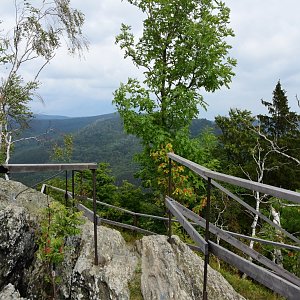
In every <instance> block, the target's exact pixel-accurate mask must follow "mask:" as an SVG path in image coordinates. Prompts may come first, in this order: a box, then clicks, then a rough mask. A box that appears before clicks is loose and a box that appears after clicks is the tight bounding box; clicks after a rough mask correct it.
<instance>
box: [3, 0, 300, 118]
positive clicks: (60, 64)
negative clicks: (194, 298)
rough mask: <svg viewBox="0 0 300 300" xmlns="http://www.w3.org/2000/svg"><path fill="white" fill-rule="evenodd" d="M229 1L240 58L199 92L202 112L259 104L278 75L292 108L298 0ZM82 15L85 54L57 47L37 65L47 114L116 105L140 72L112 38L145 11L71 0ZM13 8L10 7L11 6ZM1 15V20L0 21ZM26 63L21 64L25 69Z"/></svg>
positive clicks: (138, 25) (299, 48) (109, 0)
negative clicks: (221, 80) (222, 82)
mask: <svg viewBox="0 0 300 300" xmlns="http://www.w3.org/2000/svg"><path fill="white" fill-rule="evenodd" d="M225 2H226V4H227V5H228V6H229V7H230V8H231V27H232V28H233V29H234V31H235V34H236V37H235V38H232V39H230V40H229V43H231V44H232V46H233V49H232V51H231V56H233V57H235V58H237V60H238V66H237V67H236V68H235V73H236V76H235V77H234V78H233V81H232V84H231V88H230V89H229V90H227V89H226V88H223V89H221V90H220V91H217V92H215V93H213V94H207V93H204V97H205V100H206V101H207V102H208V103H209V107H208V111H207V112H204V110H203V109H200V114H199V116H200V117H206V118H209V119H213V118H214V116H215V115H217V114H222V115H224V114H226V113H227V112H228V110H229V108H231V107H237V108H240V109H249V110H251V111H253V113H260V112H262V111H263V109H264V108H263V106H262V105H261V104H260V99H262V98H264V99H266V100H270V99H271V98H272V91H273V89H274V88H275V85H276V83H277V81H278V80H279V79H280V80H281V83H282V86H283V88H284V89H285V90H286V91H287V95H288V97H289V100H290V105H291V106H292V108H293V109H294V110H297V107H296V101H295V95H296V94H297V93H298V94H300V86H299V82H300V62H299V52H300V43H299V40H300V30H299V28H300V18H299V16H298V12H299V8H300V2H299V1H298V0H286V1H279V0H264V1H261V0H243V1H236V0H225ZM11 3H12V1H11V0H1V5H2V7H1V12H2V15H3V18H2V16H1V18H2V19H3V20H4V21H5V20H8V19H10V20H11V16H12V13H13V7H12V4H11ZM71 3H72V5H73V6H74V7H77V8H79V9H80V10H82V11H83V13H84V14H85V16H86V24H85V27H84V32H85V35H86V36H87V38H88V39H89V41H90V50H89V52H87V53H86V54H85V59H83V60H78V59H77V58H76V57H70V56H68V55H67V52H66V50H65V49H61V50H60V51H59V53H58V54H57V56H56V57H55V59H54V60H53V61H52V62H51V64H50V65H49V66H47V68H46V69H45V70H44V72H43V73H42V75H41V77H40V80H41V82H42V86H41V89H40V91H39V92H40V94H41V96H42V97H43V98H44V100H45V106H42V105H41V104H39V103H37V102H34V103H33V104H32V108H33V109H34V110H35V111H37V112H43V113H46V114H60V115H69V116H80V115H96V114H102V113H108V112H112V111H114V107H113V106H112V104H111V101H112V97H113V96H112V93H113V92H114V91H115V89H116V88H117V87H118V86H119V84H120V82H125V81H126V80H127V78H128V77H136V76H138V77H140V76H141V71H139V70H137V69H136V68H135V67H134V66H133V65H132V64H131V62H130V60H124V59H123V53H122V52H121V51H120V49H119V47H118V46H117V45H115V43H114V41H115V36H116V35H117V34H118V32H119V28H120V25H121V23H122V22H123V23H126V24H130V25H132V27H133V31H134V32H135V33H136V34H140V32H141V30H142V20H143V15H142V13H141V12H139V11H138V10H137V9H136V8H135V7H133V6H131V5H129V4H128V3H127V2H126V1H121V0H101V1H92V0H85V1H82V0H72V1H71ZM9 8H10V9H9ZM4 24H5V22H4V23H3V24H2V28H3V26H4ZM31 67H33V66H28V67H27V68H26V72H27V73H28V74H30V70H31Z"/></svg>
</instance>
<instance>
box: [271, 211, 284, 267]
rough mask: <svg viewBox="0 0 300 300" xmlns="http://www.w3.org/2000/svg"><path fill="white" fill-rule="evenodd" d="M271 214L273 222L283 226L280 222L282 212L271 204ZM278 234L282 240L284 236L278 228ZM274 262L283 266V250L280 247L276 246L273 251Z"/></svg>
mask: <svg viewBox="0 0 300 300" xmlns="http://www.w3.org/2000/svg"><path fill="white" fill-rule="evenodd" d="M271 214H272V217H273V222H274V223H275V224H276V225H278V226H279V227H281V222H280V214H279V212H278V211H276V209H275V208H274V207H273V206H271ZM276 234H277V236H278V237H279V240H280V241H281V239H282V237H281V233H280V231H278V230H276ZM273 262H275V263H276V264H277V265H279V266H281V267H283V264H282V262H283V257H282V253H281V250H280V249H278V248H275V249H274V251H273Z"/></svg>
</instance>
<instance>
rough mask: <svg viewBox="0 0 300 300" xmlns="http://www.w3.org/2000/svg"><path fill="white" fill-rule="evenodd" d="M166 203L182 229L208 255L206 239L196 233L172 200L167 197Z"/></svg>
mask: <svg viewBox="0 0 300 300" xmlns="http://www.w3.org/2000/svg"><path fill="white" fill-rule="evenodd" d="M165 203H166V206H167V208H168V209H169V210H170V211H171V213H172V214H173V215H174V216H175V217H176V218H177V220H178V221H179V223H180V224H181V225H182V227H183V228H184V229H185V230H186V232H187V233H188V234H189V236H190V237H191V238H192V239H193V241H194V242H195V243H196V244H198V246H199V247H200V248H201V249H202V252H203V253H204V254H205V255H206V254H207V253H208V244H207V242H206V241H205V240H204V238H203V237H202V236H201V235H200V234H199V233H198V232H197V231H196V229H195V228H194V227H193V226H192V225H191V224H190V223H189V222H188V221H187V220H186V218H185V217H184V216H183V215H182V213H181V212H180V211H179V210H178V209H177V207H176V206H175V205H174V204H173V203H172V199H171V198H170V197H168V196H166V199H165Z"/></svg>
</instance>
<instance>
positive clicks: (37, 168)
mask: <svg viewBox="0 0 300 300" xmlns="http://www.w3.org/2000/svg"><path fill="white" fill-rule="evenodd" d="M2 166H3V167H4V168H5V169H7V170H8V172H9V173H29V172H49V171H57V172H59V171H69V170H76V171H83V170H96V169H97V164H96V163H76V164H4V165H2Z"/></svg>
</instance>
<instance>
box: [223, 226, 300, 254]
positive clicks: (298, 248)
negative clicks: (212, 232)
mask: <svg viewBox="0 0 300 300" xmlns="http://www.w3.org/2000/svg"><path fill="white" fill-rule="evenodd" d="M223 231H224V232H227V233H229V234H230V235H232V236H234V237H237V238H242V239H246V240H249V241H254V242H257V243H261V244H265V245H271V246H274V247H277V248H283V249H290V250H295V251H300V247H297V246H293V245H289V244H284V243H278V242H273V241H269V240H264V239H260V238H256V237H252V236H247V235H244V234H239V233H235V232H232V231H228V230H223Z"/></svg>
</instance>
